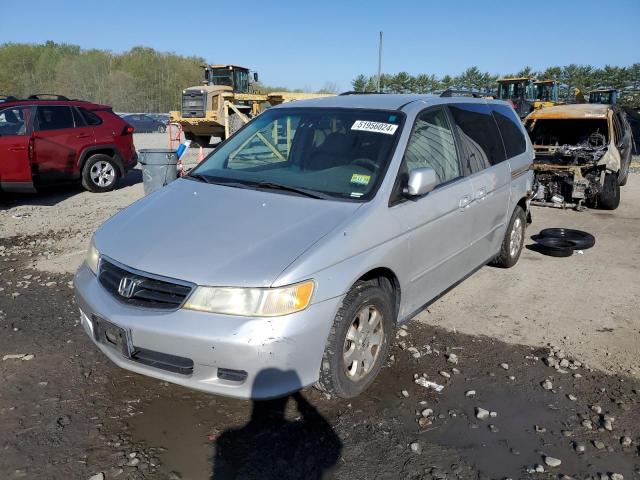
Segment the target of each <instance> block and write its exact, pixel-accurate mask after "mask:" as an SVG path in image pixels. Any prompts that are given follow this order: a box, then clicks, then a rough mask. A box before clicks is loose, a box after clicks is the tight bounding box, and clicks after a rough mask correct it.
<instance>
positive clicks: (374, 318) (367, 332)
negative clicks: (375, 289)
mask: <svg viewBox="0 0 640 480" xmlns="http://www.w3.org/2000/svg"><path fill="white" fill-rule="evenodd" d="M383 340H384V323H383V321H382V313H381V312H380V311H379V310H378V309H377V308H376V307H374V306H373V305H367V306H364V307H362V308H361V309H360V310H359V311H358V313H357V314H356V315H355V316H354V318H353V320H352V322H351V325H350V326H349V329H348V330H347V335H346V338H345V341H344V348H343V352H342V358H343V360H344V370H345V374H346V376H347V378H348V379H350V380H352V381H354V382H357V381H359V380H362V379H363V378H364V377H366V376H367V375H368V374H369V372H370V371H371V370H372V369H373V366H374V365H375V364H376V361H377V360H378V357H379V356H380V351H381V350H382V342H383Z"/></svg>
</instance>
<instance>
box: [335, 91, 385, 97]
mask: <svg viewBox="0 0 640 480" xmlns="http://www.w3.org/2000/svg"><path fill="white" fill-rule="evenodd" d="M384 93H385V92H356V91H354V90H351V91H349V92H342V93H341V94H339V95H338V96H339V97H342V96H343V95H384Z"/></svg>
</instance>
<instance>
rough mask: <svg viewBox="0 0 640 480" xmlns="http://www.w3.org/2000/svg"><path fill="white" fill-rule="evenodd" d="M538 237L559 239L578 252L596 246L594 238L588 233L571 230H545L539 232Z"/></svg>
mask: <svg viewBox="0 0 640 480" xmlns="http://www.w3.org/2000/svg"><path fill="white" fill-rule="evenodd" d="M539 237H540V238H542V237H554V238H560V239H562V240H566V241H567V242H570V243H571V244H572V245H573V248H574V249H578V250H586V249H588V248H591V247H593V246H594V245H595V244H596V238H595V237H594V236H593V235H591V234H590V233H587V232H583V231H582V230H573V229H571V228H545V229H543V230H541V231H540V235H539Z"/></svg>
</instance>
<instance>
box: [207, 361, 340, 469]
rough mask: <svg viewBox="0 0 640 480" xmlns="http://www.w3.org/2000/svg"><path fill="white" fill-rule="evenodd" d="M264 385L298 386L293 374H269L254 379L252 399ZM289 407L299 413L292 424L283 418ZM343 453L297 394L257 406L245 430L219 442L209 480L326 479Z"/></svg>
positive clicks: (230, 432)
mask: <svg viewBox="0 0 640 480" xmlns="http://www.w3.org/2000/svg"><path fill="white" fill-rule="evenodd" d="M266 379H268V381H273V380H274V379H280V380H283V381H284V382H285V384H288V385H299V384H300V381H299V378H298V376H297V374H296V373H295V372H294V371H293V370H287V371H282V370H278V369H267V370H263V371H262V372H260V373H259V374H258V375H257V376H256V379H255V382H254V385H253V389H254V393H255V392H256V385H264V384H265V380H266ZM254 396H259V395H254ZM290 401H293V402H294V403H295V406H296V410H297V412H298V413H299V416H298V417H297V418H295V419H294V420H290V419H287V418H286V417H285V413H286V409H287V405H288V404H289V402H290ZM341 451H342V442H341V441H340V438H339V437H338V435H337V434H336V433H335V431H334V430H333V428H332V427H331V425H330V424H329V422H327V420H326V419H325V418H324V417H323V416H322V415H321V414H320V413H319V412H318V410H317V409H316V408H315V407H314V406H313V405H311V403H309V402H308V401H307V399H306V398H304V396H303V395H302V394H301V393H300V392H295V393H292V394H289V395H287V396H285V397H282V398H276V399H273V400H259V401H257V400H256V401H254V402H253V409H252V413H251V418H250V420H249V422H248V423H247V424H246V425H244V426H243V427H241V428H238V429H230V430H227V431H225V432H223V433H222V435H220V436H219V437H218V438H217V440H216V445H215V456H214V460H213V461H214V464H213V475H212V479H216V480H226V479H265V480H266V479H278V480H284V479H290V478H291V479H293V478H296V479H299V478H305V480H312V479H322V478H327V477H326V475H327V474H328V473H329V472H330V471H331V470H332V468H333V466H334V465H335V464H336V462H337V461H338V459H339V458H340V452H341Z"/></svg>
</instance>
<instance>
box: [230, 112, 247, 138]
mask: <svg viewBox="0 0 640 480" xmlns="http://www.w3.org/2000/svg"><path fill="white" fill-rule="evenodd" d="M244 125H245V123H244V122H243V121H242V119H241V118H240V115H238V114H237V113H232V114H231V115H229V136H231V135H233V134H234V133H236V132H237V131H238V130H240V129H241V128H242V127H244Z"/></svg>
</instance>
